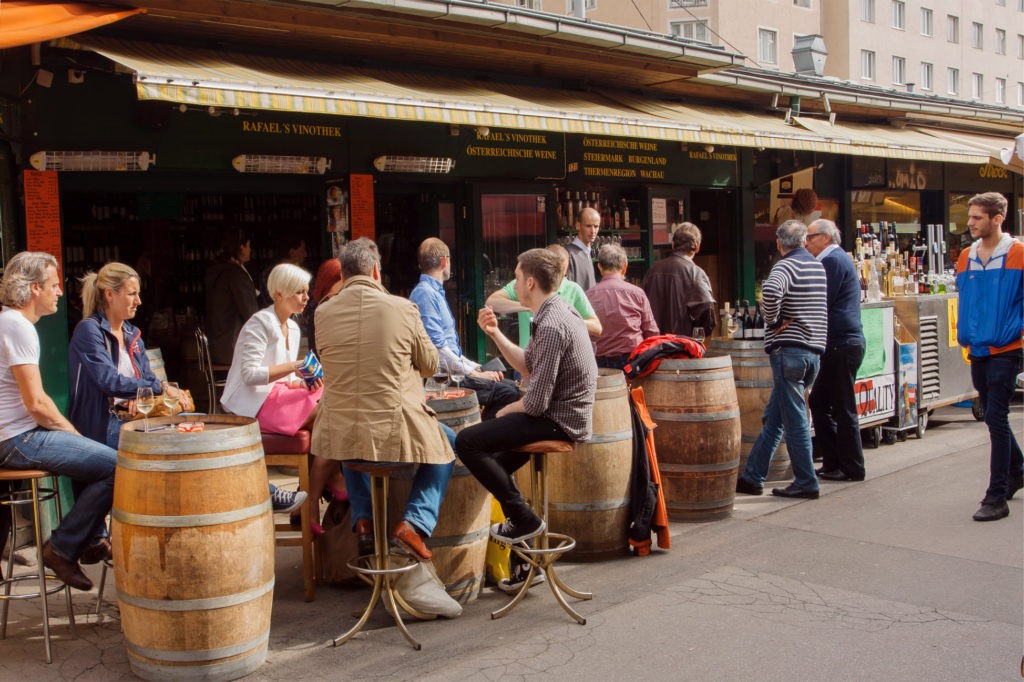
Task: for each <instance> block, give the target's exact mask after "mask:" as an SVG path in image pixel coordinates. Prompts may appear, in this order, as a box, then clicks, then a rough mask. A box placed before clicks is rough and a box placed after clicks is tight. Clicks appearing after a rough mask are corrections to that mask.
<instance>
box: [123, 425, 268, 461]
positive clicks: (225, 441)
mask: <svg viewBox="0 0 1024 682" xmlns="http://www.w3.org/2000/svg"><path fill="white" fill-rule="evenodd" d="M235 430H236V429H232V432H233V433H225V431H226V430H220V429H211V430H209V431H198V432H196V433H178V432H177V431H168V432H158V433H153V434H147V435H149V436H155V437H151V438H148V439H147V440H146V441H145V443H143V442H141V441H140V442H133V441H136V440H139V438H133V435H134V434H135V433H140V432H136V431H124V432H122V433H121V449H122V450H126V451H128V452H132V453H134V454H137V455H203V454H209V453H211V452H215V451H219V452H226V451H228V450H239V449H242V448H256V449H257V450H259V451H260V452H263V443H262V441H261V440H260V439H259V437H258V436H257V437H256V438H253V434H252V433H251V432H249V429H248V428H242V427H237V431H238V432H234V431H235ZM256 433H257V434H258V433H259V431H258V430H257V431H256ZM170 434H173V435H174V436H176V437H175V438H166V436H168V435H170ZM165 441H166V442H165ZM139 450H142V451H143V452H139Z"/></svg>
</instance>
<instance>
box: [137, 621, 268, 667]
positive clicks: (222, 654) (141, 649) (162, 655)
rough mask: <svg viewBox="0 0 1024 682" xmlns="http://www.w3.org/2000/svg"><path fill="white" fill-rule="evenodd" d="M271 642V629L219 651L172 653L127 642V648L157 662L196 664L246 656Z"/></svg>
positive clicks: (203, 650)
mask: <svg viewBox="0 0 1024 682" xmlns="http://www.w3.org/2000/svg"><path fill="white" fill-rule="evenodd" d="M269 640H270V628H269V627H268V628H267V629H266V630H264V631H263V634H261V635H257V636H256V637H253V638H252V639H250V640H249V641H247V642H241V643H239V644H232V645H231V646H224V647H220V648H219V649H196V650H195V651H170V650H168V649H151V648H149V647H145V646H139V645H138V644H132V643H131V642H129V641H125V647H126V648H127V649H128V651H129V652H130V653H133V654H136V655H137V656H145V657H146V658H152V659H154V660H157V661H170V662H174V663H195V662H196V661H215V660H217V659H219V658H229V657H231V656H237V655H238V654H244V653H245V652H246V651H249V650H250V649H254V648H257V647H258V646H259V645H260V644H263V645H266V643H267V642H268V641H269Z"/></svg>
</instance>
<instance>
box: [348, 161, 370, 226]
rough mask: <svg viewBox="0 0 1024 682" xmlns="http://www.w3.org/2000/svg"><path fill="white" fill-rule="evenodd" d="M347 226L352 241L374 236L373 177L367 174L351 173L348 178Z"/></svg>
mask: <svg viewBox="0 0 1024 682" xmlns="http://www.w3.org/2000/svg"><path fill="white" fill-rule="evenodd" d="M349 192H350V196H349V210H350V211H351V214H352V215H351V218H350V222H349V226H350V228H351V230H352V239H359V238H360V237H366V238H367V239H373V238H374V236H375V228H374V215H373V176H372V175H370V174H368V173H352V174H351V175H350V176H349Z"/></svg>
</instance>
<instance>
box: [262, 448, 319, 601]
mask: <svg viewBox="0 0 1024 682" xmlns="http://www.w3.org/2000/svg"><path fill="white" fill-rule="evenodd" d="M260 437H261V438H262V439H263V461H264V462H265V463H266V465H267V466H268V467H270V466H286V467H295V468H296V469H298V470H299V490H304V491H306V492H307V493H308V492H309V443H310V438H311V435H310V432H309V431H308V430H307V429H299V430H298V431H297V432H296V433H295V435H294V436H282V435H280V434H276V433H261V434H260ZM319 504H320V501H319V500H314V499H313V498H312V497H310V498H309V499H307V500H306V502H304V503H303V505H302V507H301V509H300V511H299V515H300V518H301V519H302V521H301V524H302V528H301V530H300V531H299V532H298V533H296V532H295V531H294V530H293V529H292V525H291V523H275V524H274V545H275V546H277V547H302V584H303V593H304V597H305V599H306V601H313V597H314V595H315V592H316V582H315V576H314V571H315V568H316V567H315V564H314V557H313V531H312V530H311V529H310V527H309V519H310V509H316V510H317V512H318V513H319V506H313V505H319Z"/></svg>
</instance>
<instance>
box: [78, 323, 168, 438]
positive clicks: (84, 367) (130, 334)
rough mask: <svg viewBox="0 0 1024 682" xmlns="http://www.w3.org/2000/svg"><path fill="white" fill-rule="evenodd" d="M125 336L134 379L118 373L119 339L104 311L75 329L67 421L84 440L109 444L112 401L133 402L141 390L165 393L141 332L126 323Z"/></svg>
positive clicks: (79, 324) (123, 328)
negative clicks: (150, 364)
mask: <svg viewBox="0 0 1024 682" xmlns="http://www.w3.org/2000/svg"><path fill="white" fill-rule="evenodd" d="M122 332H123V333H124V340H125V344H126V345H127V347H128V355H129V356H130V357H131V360H132V367H133V368H134V369H135V377H126V376H122V375H120V374H118V373H117V359H118V358H117V355H118V345H117V339H116V338H114V335H113V334H112V333H111V331H110V321H109V320H108V319H107V317H106V316H105V315H104V314H103V313H102V312H101V311H97V312H95V313H93V314H92V315H91V316H89V317H87V318H85V319H84V320H82V321H81V322H79V323H78V324H77V325H76V326H75V331H74V333H73V334H72V335H71V343H70V345H69V347H68V366H69V371H70V379H71V392H70V394H69V396H68V397H69V400H68V419H69V420H70V421H71V423H72V424H74V425H75V428H76V429H78V431H79V432H80V433H81V434H82V435H83V436H86V437H87V438H91V439H92V440H95V441H98V442H100V443H104V442H106V435H107V422H108V421H109V419H110V408H111V402H112V399H113V398H126V399H127V398H134V397H135V391H136V389H138V388H139V387H140V386H151V387H152V388H153V393H154V394H159V393H161V392H162V390H163V387H162V386H161V383H160V380H159V379H157V378H156V375H155V374H153V370H152V369H150V367H149V358H148V357H146V346H145V344H144V343H142V332H140V331H139V329H138V327H135V326H134V325H132V324H130V323H129V322H125V323H124V325H123V326H122Z"/></svg>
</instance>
